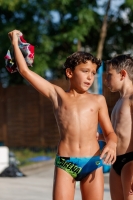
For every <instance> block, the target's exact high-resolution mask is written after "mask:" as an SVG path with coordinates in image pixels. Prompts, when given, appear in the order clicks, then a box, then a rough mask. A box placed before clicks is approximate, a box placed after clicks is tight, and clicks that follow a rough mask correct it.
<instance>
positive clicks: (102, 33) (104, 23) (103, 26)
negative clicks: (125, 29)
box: [97, 0, 111, 59]
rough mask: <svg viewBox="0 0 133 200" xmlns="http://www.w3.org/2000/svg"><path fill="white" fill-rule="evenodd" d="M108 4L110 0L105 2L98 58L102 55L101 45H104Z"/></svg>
mask: <svg viewBox="0 0 133 200" xmlns="http://www.w3.org/2000/svg"><path fill="white" fill-rule="evenodd" d="M110 4H111V0H109V1H108V3H107V8H106V12H105V15H104V19H103V24H102V27H101V32H100V39H99V43H98V48H97V58H99V59H102V55H103V47H104V42H105V38H106V35H107V26H108V11H109V9H110Z"/></svg>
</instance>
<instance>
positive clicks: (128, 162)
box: [106, 55, 133, 200]
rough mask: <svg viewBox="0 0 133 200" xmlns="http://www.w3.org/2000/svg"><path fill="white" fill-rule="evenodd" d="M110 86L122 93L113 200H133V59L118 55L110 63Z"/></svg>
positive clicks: (116, 112)
mask: <svg viewBox="0 0 133 200" xmlns="http://www.w3.org/2000/svg"><path fill="white" fill-rule="evenodd" d="M106 84H107V87H108V88H109V89H110V91H111V92H117V91H118V92H119V93H120V98H119V100H118V101H117V102H116V104H115V106H114V108H113V111H112V114H111V121H112V125H113V128H114V130H115V132H116V134H117V138H118V142H117V150H116V152H117V158H116V161H115V163H114V164H113V165H112V168H111V171H110V190H111V197H112V200H133V184H132V178H133V58H132V57H131V56H130V55H118V56H116V57H114V58H113V59H111V60H109V61H106Z"/></svg>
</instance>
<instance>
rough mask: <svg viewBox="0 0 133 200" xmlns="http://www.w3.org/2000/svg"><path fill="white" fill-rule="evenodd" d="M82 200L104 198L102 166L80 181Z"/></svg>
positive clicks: (100, 199)
mask: <svg viewBox="0 0 133 200" xmlns="http://www.w3.org/2000/svg"><path fill="white" fill-rule="evenodd" d="M80 188H81V194H82V200H90V199H93V200H97V199H98V200H103V193H104V178H103V170H102V167H100V168H98V169H96V170H95V171H93V172H92V173H91V174H89V175H88V176H87V177H86V178H84V179H83V180H81V182H80Z"/></svg>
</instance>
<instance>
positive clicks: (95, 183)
mask: <svg viewBox="0 0 133 200" xmlns="http://www.w3.org/2000/svg"><path fill="white" fill-rule="evenodd" d="M16 33H18V34H19V33H20V32H19V31H16V30H14V31H12V32H10V33H9V38H10V40H11V42H12V45H13V48H14V52H15V58H16V62H17V64H18V67H19V72H20V74H21V75H22V76H23V77H24V78H25V79H26V80H28V81H29V82H30V83H31V85H33V87H34V88H35V89H36V90H38V91H39V92H40V93H41V94H43V95H44V96H46V97H47V98H48V99H49V100H50V101H51V102H52V105H53V110H54V114H55V117H56V121H57V125H58V129H59V133H60V141H59V144H58V148H57V154H58V155H60V156H65V157H90V156H95V155H100V149H99V144H98V141H97V139H96V132H97V124H98V121H99V123H100V125H101V127H102V129H103V132H104V136H105V138H106V142H107V145H106V146H105V148H104V150H103V152H102V154H101V159H102V158H103V156H104V155H105V154H107V157H106V159H105V163H113V162H114V161H115V159H116V143H117V138H116V135H115V133H114V130H113V128H112V125H111V122H110V119H109V116H108V109H107V105H106V101H105V98H104V97H103V96H102V95H96V94H90V93H88V89H89V88H90V86H91V85H92V83H93V81H94V77H95V74H96V70H97V66H96V64H94V63H92V62H91V61H88V62H87V63H81V64H80V65H78V66H76V68H75V70H74V71H72V70H71V69H70V68H67V69H66V75H67V77H68V79H69V83H70V86H69V88H68V90H67V91H64V90H63V89H62V88H60V87H58V86H56V85H53V84H51V83H50V82H48V81H47V80H45V79H43V78H42V77H40V76H39V75H37V74H36V73H34V72H33V71H31V70H30V69H29V68H28V67H27V65H26V63H25V60H24V58H23V55H22V53H21V51H20V50H19V47H18V38H17V36H16ZM75 183H76V182H75V179H74V178H72V176H71V175H70V174H68V173H67V172H66V171H64V170H62V169H60V168H57V167H55V175H54V184H53V200H59V199H61V200H68V199H69V200H73V199H74V192H75ZM80 186H81V194H82V199H83V200H89V199H93V200H97V196H98V197H99V200H102V199H103V186H104V184H103V173H102V168H98V169H97V170H95V171H93V172H92V173H91V174H89V175H88V176H87V177H86V178H84V179H83V180H82V181H81V182H80ZM95 190H96V191H97V192H94V191H95Z"/></svg>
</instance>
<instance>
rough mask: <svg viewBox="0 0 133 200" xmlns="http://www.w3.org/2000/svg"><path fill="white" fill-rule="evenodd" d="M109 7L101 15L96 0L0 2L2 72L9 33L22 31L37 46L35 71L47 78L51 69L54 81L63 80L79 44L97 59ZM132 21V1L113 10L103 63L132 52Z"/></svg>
mask: <svg viewBox="0 0 133 200" xmlns="http://www.w3.org/2000/svg"><path fill="white" fill-rule="evenodd" d="M107 1H108V0H107ZM107 1H106V3H107ZM106 3H104V4H103V5H101V7H102V9H103V13H102V14H99V13H98V12H97V9H98V5H97V1H96V0H77V1H75V0H56V1H53V0H32V1H31V0H14V1H9V0H0V18H1V20H0V27H1V30H2V31H0V69H2V68H4V65H5V64H4V59H3V57H4V56H5V54H6V51H7V49H8V48H9V46H10V41H9V39H8V36H7V33H8V32H9V31H11V30H13V29H19V30H21V32H23V34H24V37H25V39H26V40H27V41H28V42H30V43H31V44H33V45H34V46H35V61H34V66H33V68H31V69H32V70H33V71H35V72H37V73H39V74H40V75H41V76H43V77H44V76H45V71H46V70H47V69H51V70H52V71H53V74H54V77H56V78H57V77H61V76H62V65H63V63H64V61H65V59H66V57H67V56H68V55H69V54H71V53H73V52H74V51H77V50H78V45H79V44H81V47H82V48H83V47H84V48H88V49H90V51H91V53H93V54H94V55H96V53H97V45H98V42H99V37H100V31H101V26H102V21H103V17H104V13H105V9H106ZM123 14H125V16H126V18H123ZM132 21H133V6H132V0H126V1H125V2H124V3H123V4H122V5H121V6H120V8H119V10H118V11H117V12H115V11H114V10H113V9H112V10H110V12H109V16H108V31H107V37H106V41H105V44H104V52H103V59H108V58H109V57H111V56H112V55H114V54H115V53H116V54H118V53H123V52H124V51H126V52H127V51H128V50H132V44H131V41H132V37H133V35H132V34H133V31H132V23H131V22H132ZM8 78H9V83H10V84H20V83H22V82H23V79H22V77H21V76H20V75H19V74H18V73H17V74H14V75H10V74H9V76H8Z"/></svg>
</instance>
